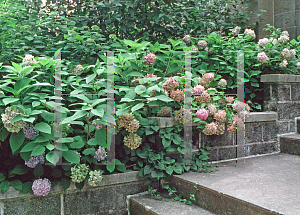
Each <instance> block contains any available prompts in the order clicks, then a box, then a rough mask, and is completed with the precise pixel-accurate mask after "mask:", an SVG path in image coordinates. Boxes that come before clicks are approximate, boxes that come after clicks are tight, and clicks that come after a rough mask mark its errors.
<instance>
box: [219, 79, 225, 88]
mask: <svg viewBox="0 0 300 215" xmlns="http://www.w3.org/2000/svg"><path fill="white" fill-rule="evenodd" d="M218 86H219V87H223V88H225V87H226V86H227V81H226V80H225V79H223V78H222V79H221V80H220V81H219V83H218Z"/></svg>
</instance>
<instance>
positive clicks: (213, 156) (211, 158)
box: [207, 149, 219, 162]
mask: <svg viewBox="0 0 300 215" xmlns="http://www.w3.org/2000/svg"><path fill="white" fill-rule="evenodd" d="M218 153H219V150H218V149H211V151H210V154H209V155H208V157H209V159H208V160H207V162H212V161H218Z"/></svg>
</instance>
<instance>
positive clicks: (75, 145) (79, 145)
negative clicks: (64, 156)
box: [70, 142, 84, 149]
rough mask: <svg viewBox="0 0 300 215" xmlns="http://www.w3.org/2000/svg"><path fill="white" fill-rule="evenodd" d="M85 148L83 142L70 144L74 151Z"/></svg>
mask: <svg viewBox="0 0 300 215" xmlns="http://www.w3.org/2000/svg"><path fill="white" fill-rule="evenodd" d="M83 146H84V143H83V142H74V143H71V144H70V147H71V148H72V149H81V148H82V147H83Z"/></svg>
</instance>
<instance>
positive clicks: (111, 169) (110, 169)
mask: <svg viewBox="0 0 300 215" xmlns="http://www.w3.org/2000/svg"><path fill="white" fill-rule="evenodd" d="M115 168H116V165H115V164H114V163H113V162H111V163H107V165H106V169H107V170H108V171H109V172H110V173H112V172H113V171H114V170H115Z"/></svg>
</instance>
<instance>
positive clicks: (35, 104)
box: [32, 101, 41, 107]
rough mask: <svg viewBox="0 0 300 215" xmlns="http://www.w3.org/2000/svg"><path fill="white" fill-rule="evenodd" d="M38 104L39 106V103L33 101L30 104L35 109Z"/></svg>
mask: <svg viewBox="0 0 300 215" xmlns="http://www.w3.org/2000/svg"><path fill="white" fill-rule="evenodd" d="M40 104H41V103H40V102H37V101H34V102H32V107H37V106H39V105H40Z"/></svg>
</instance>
